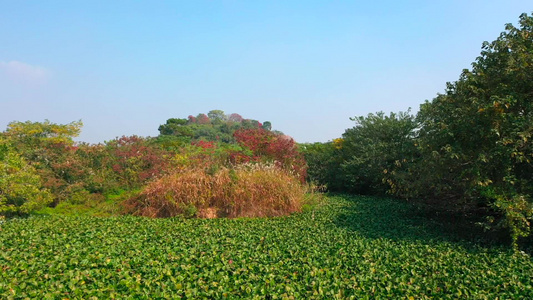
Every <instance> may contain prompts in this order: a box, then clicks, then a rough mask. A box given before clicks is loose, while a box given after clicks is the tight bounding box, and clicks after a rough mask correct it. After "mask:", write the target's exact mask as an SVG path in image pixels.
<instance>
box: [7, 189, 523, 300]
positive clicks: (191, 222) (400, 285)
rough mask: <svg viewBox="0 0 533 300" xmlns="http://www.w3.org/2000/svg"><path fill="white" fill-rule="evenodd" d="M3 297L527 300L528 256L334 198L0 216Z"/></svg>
mask: <svg viewBox="0 0 533 300" xmlns="http://www.w3.org/2000/svg"><path fill="white" fill-rule="evenodd" d="M0 222H2V223H1V224H0V298H2V299H11V298H12V299H24V298H38V299H46V298H50V299H62V298H68V299H81V298H83V299H90V298H99V299H109V298H131V299H143V298H180V297H181V298H186V299H202V298H214V299H220V298H225V297H227V298H229V299H235V298H247V299H250V298H258V299H290V298H294V299H346V298H348V299H349V298H357V299H366V298H372V299H374V298H381V299H390V298H397V299H401V298H403V299H425V298H438V299H442V298H449V299H457V298H470V299H497V298H500V299H509V298H512V299H518V298H529V299H531V298H533V286H532V280H533V261H532V259H531V257H530V256H528V255H527V254H523V253H515V252H513V251H512V250H510V249H509V248H505V247H498V246H487V245H485V246H483V244H480V243H475V242H473V240H469V239H464V238H463V239H459V238H457V237H456V236H455V235H453V234H445V233H443V228H441V227H439V226H438V224H437V223H435V222H431V221H428V219H426V218H424V217H423V216H421V215H420V214H418V213H417V212H416V210H414V209H413V207H412V206H410V205H408V204H404V203H398V202H395V201H393V200H390V199H384V198H373V197H355V196H331V197H327V198H326V199H325V200H324V203H322V204H321V205H318V206H317V207H315V208H314V209H312V210H309V211H306V212H304V213H300V214H296V215H293V216H290V217H281V218H269V219H266V218H261V219H259V218H258V219H210V220H208V219H181V218H172V219H146V218H140V217H131V216H124V217H107V218H97V217H90V216H58V215H50V216H46V215H39V216H32V217H29V218H26V219H12V220H7V221H0Z"/></svg>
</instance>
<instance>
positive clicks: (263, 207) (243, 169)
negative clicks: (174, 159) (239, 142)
mask: <svg viewBox="0 0 533 300" xmlns="http://www.w3.org/2000/svg"><path fill="white" fill-rule="evenodd" d="M304 195H305V187H304V186H302V185H301V184H300V182H299V180H298V179H297V178H296V177H294V176H293V175H291V174H290V173H288V172H287V171H284V170H282V169H279V168H278V167H276V166H274V165H265V164H248V165H241V166H238V167H236V168H233V169H230V168H226V167H222V168H220V169H218V170H215V171H214V172H212V173H211V172H210V170H209V169H200V168H188V169H185V170H183V171H180V172H177V173H175V174H171V175H167V176H164V177H162V178H160V179H158V180H156V181H153V182H151V183H149V184H148V185H147V186H146V187H145V188H144V190H143V191H142V192H141V193H140V194H139V195H138V196H136V197H133V198H131V199H129V200H128V201H126V203H125V208H126V212H128V213H133V214H135V215H142V216H149V217H171V216H176V215H196V216H199V217H214V216H218V217H220V216H224V217H265V216H280V215H287V214H290V213H293V212H296V211H300V209H301V204H302V200H303V197H304Z"/></svg>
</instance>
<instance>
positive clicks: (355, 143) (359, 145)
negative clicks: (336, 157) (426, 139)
mask: <svg viewBox="0 0 533 300" xmlns="http://www.w3.org/2000/svg"><path fill="white" fill-rule="evenodd" d="M351 120H352V121H355V122H356V126H355V127H353V128H350V129H347V130H346V132H345V133H344V134H343V135H342V136H343V142H342V156H343V158H344V161H343V163H342V170H343V174H344V176H345V182H346V185H347V186H346V189H347V190H348V191H352V192H355V193H359V194H374V195H375V194H378V195H379V194H381V195H383V194H385V193H386V192H387V191H388V190H389V183H388V182H387V181H386V178H388V176H389V175H388V174H387V173H388V172H391V171H392V170H393V169H395V168H397V167H399V166H401V164H402V163H405V162H407V160H408V159H411V157H412V156H413V155H414V152H415V150H416V148H415V142H414V129H415V128H416V126H417V125H416V122H415V119H414V116H413V115H411V114H409V112H400V113H398V114H395V113H391V114H390V115H389V116H386V115H385V114H384V113H383V112H378V113H376V114H369V115H368V116H366V117H355V118H352V119H351Z"/></svg>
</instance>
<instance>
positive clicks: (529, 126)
mask: <svg viewBox="0 0 533 300" xmlns="http://www.w3.org/2000/svg"><path fill="white" fill-rule="evenodd" d="M418 120H419V121H420V123H421V130H420V139H419V141H420V150H421V153H422V164H421V165H423V166H425V167H426V168H427V169H429V170H431V171H430V172H427V173H426V174H425V175H426V176H427V177H425V178H422V177H421V178H418V179H417V181H418V183H420V182H421V181H422V182H423V183H425V184H419V185H418V188H420V187H425V189H426V191H427V192H426V193H425V195H426V196H430V197H433V198H434V199H437V200H438V201H440V202H441V203H440V204H441V205H447V206H449V207H458V208H462V209H471V208H475V207H482V208H483V207H486V208H488V209H489V211H488V212H487V213H486V214H487V215H488V216H489V221H490V222H492V223H493V224H497V225H500V226H504V227H507V228H509V229H510V230H511V234H512V237H513V240H514V241H515V242H516V241H517V239H518V238H519V237H520V236H526V235H528V234H529V231H530V227H531V225H530V224H531V215H532V213H533V210H532V197H533V176H532V174H533V144H532V142H531V140H532V134H533V16H531V15H529V16H528V15H527V14H522V15H521V16H520V21H519V27H515V26H513V25H512V24H507V25H506V27H505V31H504V32H502V33H501V34H500V36H499V37H498V38H497V39H496V40H495V41H493V42H492V43H488V42H485V43H483V46H482V52H481V55H480V56H479V57H478V58H477V59H476V61H475V62H474V63H473V64H472V69H471V70H464V71H463V73H462V74H461V77H460V78H459V80H458V81H456V82H453V83H448V84H447V89H446V93H445V94H442V95H439V96H438V97H436V98H435V99H433V101H431V102H426V103H425V104H423V105H422V106H421V109H420V113H419V115H418ZM420 190H422V189H421V188H420ZM420 192H421V193H420V194H421V195H424V192H422V191H420Z"/></svg>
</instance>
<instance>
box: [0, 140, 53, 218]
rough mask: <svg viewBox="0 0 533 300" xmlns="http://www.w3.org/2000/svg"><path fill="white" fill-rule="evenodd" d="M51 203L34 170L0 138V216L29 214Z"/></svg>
mask: <svg viewBox="0 0 533 300" xmlns="http://www.w3.org/2000/svg"><path fill="white" fill-rule="evenodd" d="M51 201H52V197H51V195H50V193H49V192H48V191H47V190H46V189H43V188H42V183H41V178H40V177H39V175H37V172H36V170H35V169H34V168H33V167H32V166H31V165H29V164H28V163H27V162H26V160H24V158H22V157H21V156H20V155H19V154H18V153H16V152H15V151H14V150H13V149H12V148H11V147H10V146H9V145H8V144H7V141H6V140H5V139H3V138H1V137H0V215H8V216H9V215H14V214H27V213H31V212H33V211H35V210H37V209H39V208H41V207H44V206H46V205H47V204H49V203H51Z"/></svg>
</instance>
